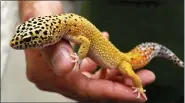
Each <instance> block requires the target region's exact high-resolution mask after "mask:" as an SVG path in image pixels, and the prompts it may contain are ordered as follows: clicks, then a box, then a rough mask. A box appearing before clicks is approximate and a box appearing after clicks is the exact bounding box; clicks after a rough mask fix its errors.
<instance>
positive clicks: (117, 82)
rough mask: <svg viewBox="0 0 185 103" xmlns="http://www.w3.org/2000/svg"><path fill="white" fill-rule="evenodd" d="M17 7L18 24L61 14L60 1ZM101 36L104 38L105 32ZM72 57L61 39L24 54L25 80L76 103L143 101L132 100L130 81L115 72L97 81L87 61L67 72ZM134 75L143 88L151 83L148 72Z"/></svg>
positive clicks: (66, 42)
mask: <svg viewBox="0 0 185 103" xmlns="http://www.w3.org/2000/svg"><path fill="white" fill-rule="evenodd" d="M19 7H20V18H21V22H24V21H26V20H28V19H29V18H30V17H36V16H44V15H51V14H61V13H63V11H62V4H61V2H60V1H19ZM102 34H103V35H104V36H105V37H107V38H108V33H107V32H102ZM72 54H74V51H73V49H72V46H71V45H70V43H69V42H68V41H66V40H64V39H62V40H61V41H59V42H58V43H56V44H54V45H51V46H48V47H46V48H44V49H41V50H31V49H28V50H25V56H26V75H27V78H28V80H29V81H31V82H32V83H34V84H35V85H36V87H37V88H39V89H40V90H43V91H48V92H56V93H59V94H62V95H64V96H66V97H69V98H72V99H75V100H77V101H84V100H91V101H95V100H97V101H107V100H114V101H122V102H124V101H125V102H144V101H145V99H144V98H140V99H136V94H133V89H132V88H131V87H130V86H132V85H133V84H132V82H131V80H130V79H129V78H120V77H122V75H121V74H120V73H119V72H118V71H117V70H107V75H105V77H106V79H99V77H101V76H102V75H101V74H102V73H101V72H100V71H98V72H96V73H95V74H91V73H87V72H93V71H94V70H95V69H96V67H97V66H98V65H97V64H96V63H95V62H93V61H92V60H91V59H90V58H88V57H86V58H85V59H84V60H83V61H82V65H81V67H80V68H81V69H80V71H71V70H72V69H73V66H74V63H72V62H70V61H69V60H67V58H66V57H67V55H72ZM85 71H86V72H85ZM84 72H85V73H84ZM82 73H83V74H82ZM137 75H139V77H140V78H141V80H142V83H143V86H146V85H147V84H150V83H152V82H153V81H154V80H155V75H154V74H153V73H152V72H151V71H149V70H145V69H143V70H140V71H138V72H137ZM90 77H91V78H90ZM126 91H127V92H126Z"/></svg>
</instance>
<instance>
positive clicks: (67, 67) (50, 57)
mask: <svg viewBox="0 0 185 103" xmlns="http://www.w3.org/2000/svg"><path fill="white" fill-rule="evenodd" d="M41 53H42V54H43V57H44V58H45V59H46V60H47V62H48V63H49V64H50V66H51V68H52V69H53V70H54V72H55V73H56V74H57V75H65V74H67V73H69V72H70V71H71V70H72V69H73V66H74V63H72V62H71V61H70V60H71V59H70V55H73V54H74V52H73V49H72V47H71V45H70V43H69V42H68V41H66V40H63V39H62V40H61V41H59V42H57V43H56V44H54V45H50V46H48V47H45V48H43V49H42V50H41Z"/></svg>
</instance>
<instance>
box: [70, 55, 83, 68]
mask: <svg viewBox="0 0 185 103" xmlns="http://www.w3.org/2000/svg"><path fill="white" fill-rule="evenodd" d="M70 57H72V58H74V60H71V62H73V63H75V66H74V68H73V71H78V70H79V69H80V64H81V60H80V58H79V57H78V55H77V54H76V53H74V54H73V55H70Z"/></svg>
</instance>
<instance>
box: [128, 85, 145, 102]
mask: <svg viewBox="0 0 185 103" xmlns="http://www.w3.org/2000/svg"><path fill="white" fill-rule="evenodd" d="M132 89H134V91H133V93H137V97H136V98H137V99H138V98H140V97H141V96H142V97H144V98H145V100H147V97H146V95H145V93H144V92H146V90H143V89H142V88H136V87H132Z"/></svg>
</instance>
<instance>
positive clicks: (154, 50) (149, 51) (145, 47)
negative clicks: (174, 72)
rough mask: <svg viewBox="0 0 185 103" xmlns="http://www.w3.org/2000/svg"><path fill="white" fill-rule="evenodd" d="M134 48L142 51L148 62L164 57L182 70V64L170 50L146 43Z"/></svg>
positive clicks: (152, 43)
mask: <svg viewBox="0 0 185 103" xmlns="http://www.w3.org/2000/svg"><path fill="white" fill-rule="evenodd" d="M136 48H138V49H141V51H144V54H145V55H147V56H148V60H149V61H150V60H151V59H153V58H154V57H164V58H166V59H168V60H171V61H173V62H174V63H175V64H176V65H178V66H179V67H181V68H184V62H183V61H182V60H180V59H179V58H178V57H177V56H176V55H175V53H173V52H172V51H171V50H170V49H168V48H167V47H165V46H163V45H161V44H158V43H154V42H146V43H142V44H140V45H138V46H137V47H136Z"/></svg>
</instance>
